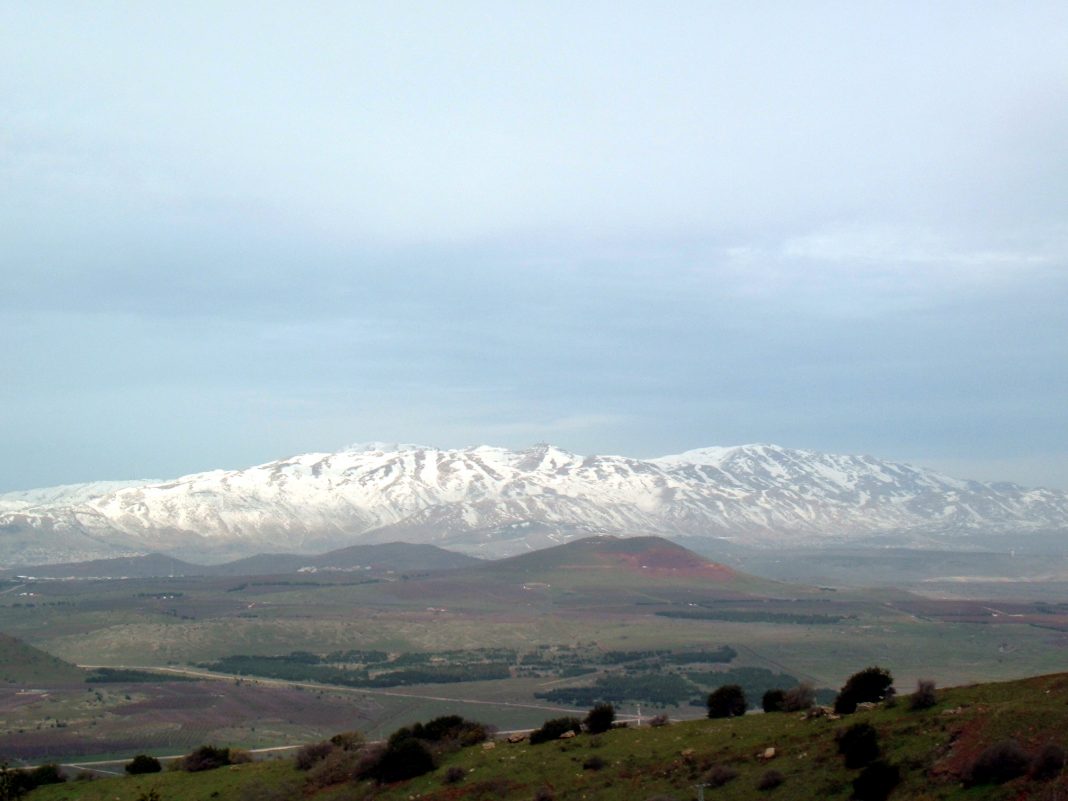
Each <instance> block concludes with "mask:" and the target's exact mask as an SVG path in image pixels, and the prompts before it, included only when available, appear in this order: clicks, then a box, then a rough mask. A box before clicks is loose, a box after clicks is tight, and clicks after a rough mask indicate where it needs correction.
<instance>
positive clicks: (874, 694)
mask: <svg viewBox="0 0 1068 801" xmlns="http://www.w3.org/2000/svg"><path fill="white" fill-rule="evenodd" d="M893 683H894V677H893V676H891V675H890V671H889V670H886V669H885V668H881V667H869V668H864V670H861V671H859V672H857V673H854V674H853V675H852V676H850V677H849V679H848V680H847V681H846V683H845V685H844V686H843V687H842V689H841V690H840V691H839V692H838V697H837V698H835V699H834V711H835V712H837V713H838V714H840V715H850V714H852V713H854V712H856V711H857V704H863V703H869V702H872V703H874V702H878V701H882V700H885V699H886V697H887V696H888V695H891V694H892V693H893V687H892V685H893Z"/></svg>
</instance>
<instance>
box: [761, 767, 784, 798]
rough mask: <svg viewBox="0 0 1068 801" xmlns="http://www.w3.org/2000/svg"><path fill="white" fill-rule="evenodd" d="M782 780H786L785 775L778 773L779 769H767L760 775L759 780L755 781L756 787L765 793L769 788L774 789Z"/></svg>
mask: <svg viewBox="0 0 1068 801" xmlns="http://www.w3.org/2000/svg"><path fill="white" fill-rule="evenodd" d="M784 781H786V777H785V776H783V775H782V774H781V773H779V771H777V770H769V771H768V772H767V773H765V774H764V775H763V776H761V777H760V781H758V782H757V789H758V790H760V791H761V792H765V793H766V792H768V791H769V790H774V789H775V788H776V787H778V786H779V785H780V784H782V783H783V782H784Z"/></svg>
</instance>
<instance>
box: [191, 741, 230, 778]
mask: <svg viewBox="0 0 1068 801" xmlns="http://www.w3.org/2000/svg"><path fill="white" fill-rule="evenodd" d="M229 764H230V749H229V748H216V747H215V746H213V745H202V746H200V748H198V749H196V750H195V751H193V752H192V753H190V754H187V755H186V756H185V758H183V759H182V770H185V771H189V772H190V773H197V772H198V771H202V770H214V769H215V768H221V767H223V766H224V765H229Z"/></svg>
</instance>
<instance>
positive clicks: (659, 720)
mask: <svg viewBox="0 0 1068 801" xmlns="http://www.w3.org/2000/svg"><path fill="white" fill-rule="evenodd" d="M649 725H650V726H652V727H653V728H654V729H659V728H660V727H661V726H670V725H671V718H669V717H668V716H667V715H654V716H653V717H651V718H649Z"/></svg>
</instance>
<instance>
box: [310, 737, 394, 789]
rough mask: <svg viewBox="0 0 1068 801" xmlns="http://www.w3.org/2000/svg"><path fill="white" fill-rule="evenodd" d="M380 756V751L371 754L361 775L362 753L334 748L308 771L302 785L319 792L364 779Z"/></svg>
mask: <svg viewBox="0 0 1068 801" xmlns="http://www.w3.org/2000/svg"><path fill="white" fill-rule="evenodd" d="M383 750H384V749H383ZM381 755H382V753H381V751H376V752H374V753H372V754H371V762H370V763H369V764H365V765H364V766H363V767H364V769H365V770H364V772H363V773H361V772H360V760H361V758H362V757H363V754H362V753H360V752H357V751H345V750H344V749H342V748H335V749H334V750H333V751H331V752H330V753H329V754H327V755H326V756H325V757H323V758H322V759H320V760H319V761H318V762H316V763H315V764H313V765H312V767H311V768H309V769H308V773H307V776H306V778H305V779H304V784H305V786H306V787H307V788H309V789H312V790H320V789H322V788H323V787H333V786H334V785H336V784H344V783H345V782H347V781H350V780H352V779H356V778H364V777H365V776H366V771H368V770H370V769H371V767H373V765H377V764H378V759H379V758H380V757H381ZM293 797H294V798H296V797H297V796H295V795H294V796H293Z"/></svg>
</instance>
